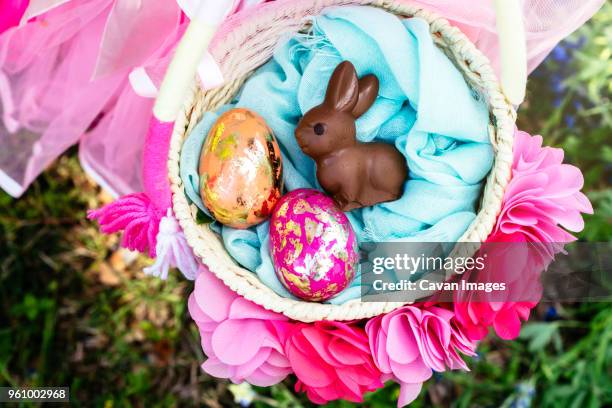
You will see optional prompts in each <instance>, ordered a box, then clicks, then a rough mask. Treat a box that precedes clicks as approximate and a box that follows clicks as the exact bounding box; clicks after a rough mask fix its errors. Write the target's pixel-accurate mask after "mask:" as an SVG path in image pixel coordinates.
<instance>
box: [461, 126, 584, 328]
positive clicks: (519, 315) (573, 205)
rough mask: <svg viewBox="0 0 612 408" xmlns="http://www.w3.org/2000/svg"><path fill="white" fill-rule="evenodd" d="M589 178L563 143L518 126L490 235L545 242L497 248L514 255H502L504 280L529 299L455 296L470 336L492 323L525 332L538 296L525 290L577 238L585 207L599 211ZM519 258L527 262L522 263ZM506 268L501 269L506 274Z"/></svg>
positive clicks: (499, 239) (515, 294)
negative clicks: (587, 186)
mask: <svg viewBox="0 0 612 408" xmlns="http://www.w3.org/2000/svg"><path fill="white" fill-rule="evenodd" d="M583 181H584V180H583V177H582V173H581V172H580V170H579V169H578V168H577V167H574V166H571V165H568V164H563V150H562V149H555V148H551V147H543V146H542V137H541V136H531V135H529V134H528V133H526V132H522V131H518V130H517V131H516V133H515V139H514V161H513V163H512V179H511V180H510V183H509V185H508V188H507V189H506V191H505V194H504V201H503V204H502V210H501V213H500V215H499V217H498V219H497V225H496V227H495V230H494V231H493V234H492V235H491V236H490V237H489V238H488V240H487V241H488V242H515V243H516V242H538V243H545V245H534V246H529V245H515V246H501V247H499V248H500V249H504V250H507V253H496V254H494V256H495V257H496V258H497V259H500V258H503V257H507V259H508V262H506V263H504V262H503V261H500V264H506V265H509V267H508V273H507V274H506V275H505V278H504V281H506V282H514V283H515V284H516V285H517V286H511V287H510V289H509V291H510V293H511V295H512V297H513V298H514V299H511V300H518V299H524V300H525V301H508V302H500V301H497V302H485V301H482V299H478V300H476V301H475V300H474V299H470V296H472V294H464V293H459V295H458V296H459V297H458V298H457V299H455V314H456V316H457V320H458V321H459V322H461V324H462V325H463V326H464V328H465V329H466V333H467V335H468V337H469V338H470V339H473V340H478V339H481V338H483V337H484V336H486V334H487V331H488V327H489V326H493V328H494V329H495V331H496V333H497V334H498V335H499V336H500V337H501V338H503V339H514V338H516V337H517V336H518V335H519V332H520V328H521V321H526V320H527V319H528V318H529V313H530V310H531V309H532V308H533V307H535V305H536V304H537V300H538V297H537V293H535V294H534V293H531V294H526V293H524V292H523V291H528V290H538V289H539V288H538V286H537V284H539V274H540V272H541V271H542V269H543V268H544V267H545V266H546V265H548V263H549V262H550V261H551V260H552V259H553V257H554V255H555V254H556V253H558V252H559V251H560V250H561V249H562V247H563V244H564V243H568V242H572V241H574V240H575V238H574V236H573V235H571V234H570V233H568V232H567V231H566V230H565V229H567V230H570V231H574V232H578V231H581V230H582V228H583V227H584V221H583V219H582V213H586V214H592V213H593V207H592V206H591V203H590V202H589V200H588V198H587V197H586V196H585V195H584V194H583V193H581V192H580V189H581V188H582V186H583ZM564 228H565V229H564ZM494 248H495V247H494ZM508 249H509V250H508ZM516 251H521V252H522V253H520V254H517V253H515V252H516ZM492 256H493V255H492ZM517 260H521V261H522V262H523V263H522V264H521V265H517V264H516V262H517ZM503 269H504V268H502V270H498V271H496V273H497V274H500V273H502V274H503V273H504V271H503ZM515 270H520V271H521V274H520V277H519V278H520V279H514V280H512V279H510V278H509V277H510V276H515V277H518V276H517V274H516V273H513V271H515ZM483 279H486V277H485V278H483ZM466 296H467V297H466Z"/></svg>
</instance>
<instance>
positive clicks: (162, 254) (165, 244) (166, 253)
mask: <svg viewBox="0 0 612 408" xmlns="http://www.w3.org/2000/svg"><path fill="white" fill-rule="evenodd" d="M155 250H156V252H157V259H155V263H154V264H153V265H151V266H150V267H148V268H145V269H144V273H145V274H146V275H152V276H157V277H158V278H161V279H163V280H166V279H168V270H169V269H170V268H173V267H176V268H178V269H179V270H180V271H181V272H182V274H183V275H184V276H185V278H187V279H189V280H194V279H195V278H196V277H197V276H198V262H197V261H196V259H195V256H194V255H193V252H192V251H191V248H190V247H189V245H188V244H187V240H186V239H185V235H184V234H183V231H182V230H181V227H180V225H179V223H178V221H177V220H176V218H174V215H173V214H172V210H171V209H168V213H167V215H166V216H165V217H164V218H162V219H161V221H160V223H159V232H158V234H157V246H156V247H155Z"/></svg>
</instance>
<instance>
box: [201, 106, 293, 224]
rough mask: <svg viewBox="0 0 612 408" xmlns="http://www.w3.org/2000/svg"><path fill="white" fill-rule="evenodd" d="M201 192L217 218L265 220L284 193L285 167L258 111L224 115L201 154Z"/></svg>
mask: <svg viewBox="0 0 612 408" xmlns="http://www.w3.org/2000/svg"><path fill="white" fill-rule="evenodd" d="M199 173H200V194H201V196H202V200H203V201H204V204H205V205H206V207H207V208H208V209H209V211H210V212H211V214H212V215H213V217H215V219H216V220H217V221H219V222H221V223H222V224H224V225H227V226H230V227H233V228H240V229H245V228H249V227H252V226H253V225H257V224H259V223H261V222H263V221H265V220H266V219H267V218H268V217H269V216H270V214H271V213H272V210H273V209H274V206H275V205H276V203H277V201H278V200H279V199H280V197H281V192H282V184H283V179H282V173H283V165H282V160H281V154H280V149H279V147H278V143H277V142H276V138H275V137H274V134H273V133H272V130H271V129H270V128H269V126H268V125H267V124H266V122H265V120H264V119H263V118H262V117H261V116H259V115H258V114H257V113H255V112H253V111H251V110H248V109H242V108H236V109H231V110H229V111H227V112H225V113H223V114H222V115H221V116H220V117H219V118H218V119H217V121H216V122H215V124H214V125H213V126H212V128H211V129H210V132H209V133H208V137H207V138H206V142H205V143H204V147H203V148H202V153H201V156H200V169H199Z"/></svg>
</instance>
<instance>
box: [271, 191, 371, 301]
mask: <svg viewBox="0 0 612 408" xmlns="http://www.w3.org/2000/svg"><path fill="white" fill-rule="evenodd" d="M357 251H358V249H357V239H356V237H355V233H354V232H353V229H352V228H351V224H350V223H349V220H348V218H347V217H346V215H344V213H343V212H342V211H341V210H340V209H339V208H338V207H337V206H336V204H335V203H334V201H333V200H332V199H331V198H330V197H328V196H326V195H325V194H323V193H321V192H320V191H317V190H311V189H300V190H294V191H291V192H290V193H288V194H286V195H285V196H283V197H282V198H281V199H280V201H279V202H278V204H277V205H276V208H275V209H274V213H273V214H272V218H271V219H270V252H271V255H272V260H273V262H274V269H275V271H276V275H277V276H278V279H279V280H280V281H281V283H282V284H283V285H284V286H285V287H286V288H287V289H288V290H289V291H290V292H291V293H292V294H294V295H295V296H297V297H299V298H301V299H305V300H309V301H324V300H327V299H329V298H331V297H333V296H334V295H336V294H338V293H340V292H341V291H342V290H344V289H345V288H346V287H347V286H349V284H350V283H351V281H352V280H353V278H354V277H355V269H356V268H357V263H358V261H359V257H358V253H357Z"/></svg>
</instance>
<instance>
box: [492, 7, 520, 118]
mask: <svg viewBox="0 0 612 408" xmlns="http://www.w3.org/2000/svg"><path fill="white" fill-rule="evenodd" d="M493 2H494V4H495V14H496V21H497V33H498V37H499V54H500V61H501V85H502V89H503V91H504V94H505V95H506V98H508V100H509V101H510V103H512V104H513V105H515V106H518V105H520V104H521V102H523V100H524V99H525V89H526V87H527V41H526V37H525V26H524V24H523V14H522V11H521V3H520V0H493Z"/></svg>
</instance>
